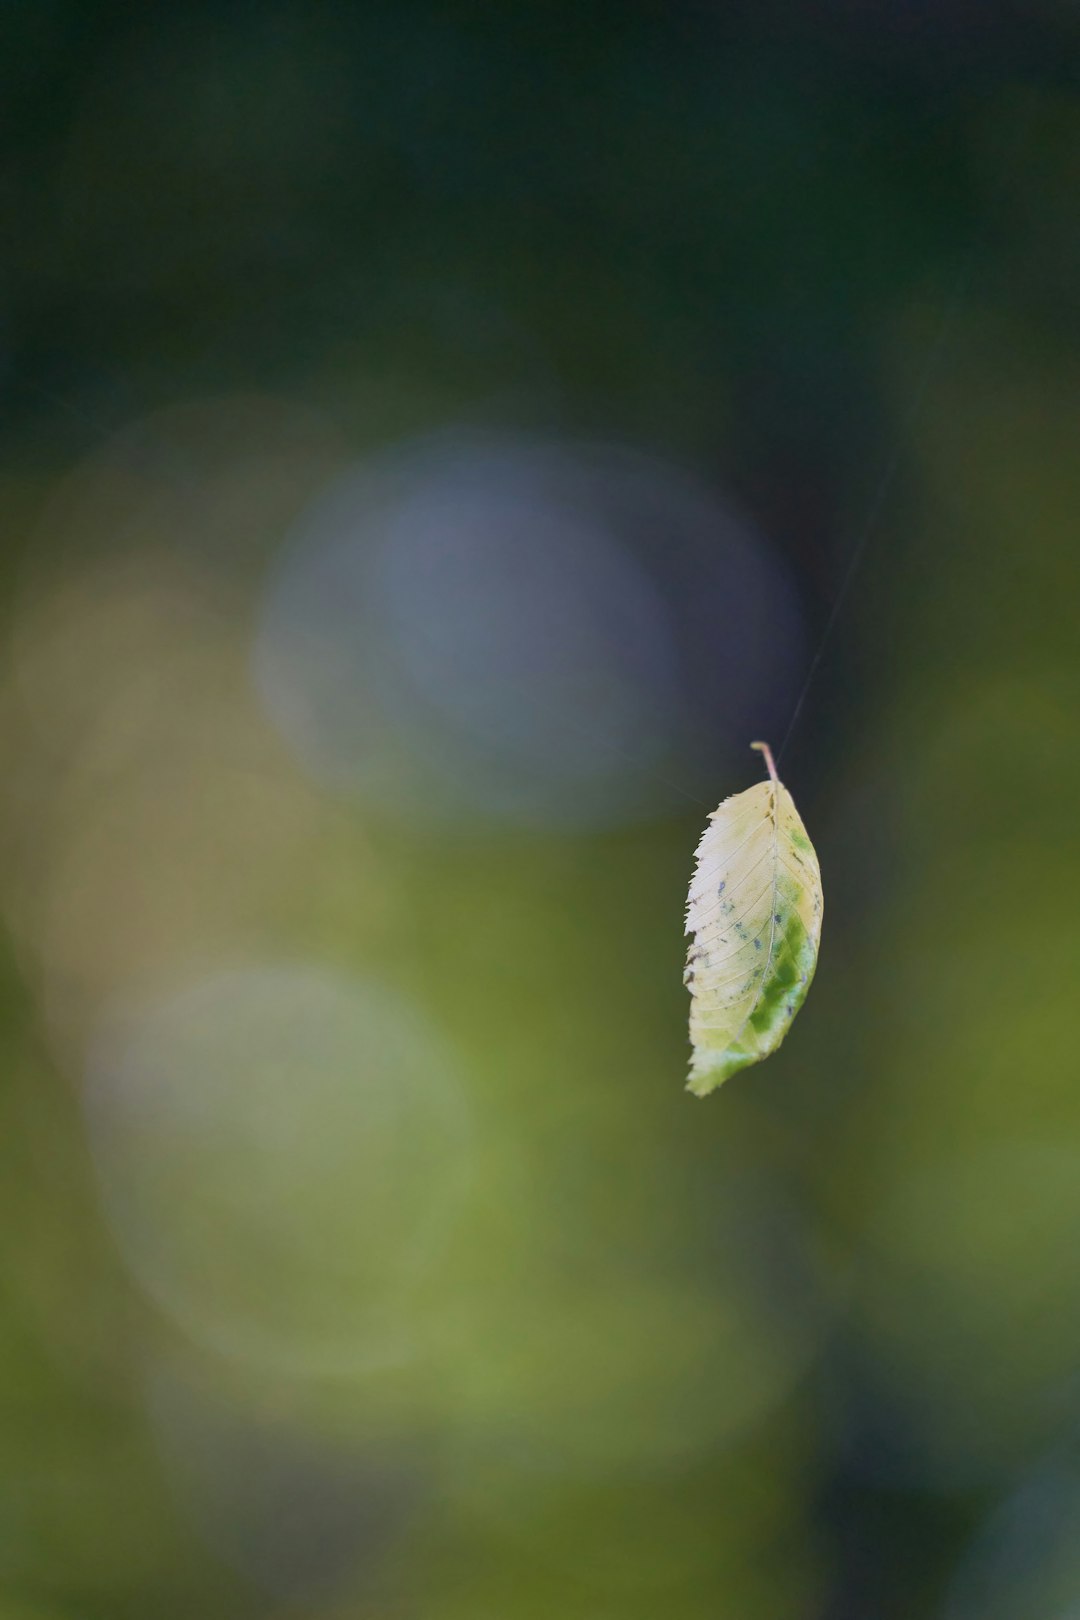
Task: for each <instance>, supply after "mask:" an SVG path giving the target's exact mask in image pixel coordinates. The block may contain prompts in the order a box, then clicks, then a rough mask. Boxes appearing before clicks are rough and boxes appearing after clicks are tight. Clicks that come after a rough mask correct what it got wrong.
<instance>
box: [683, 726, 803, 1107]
mask: <svg viewBox="0 0 1080 1620" xmlns="http://www.w3.org/2000/svg"><path fill="white" fill-rule="evenodd" d="M751 746H752V747H754V748H758V749H760V750H761V752H762V753H763V754H764V755H765V760H766V763H767V765H768V767H769V778H768V780H767V781H765V782H759V783H758V784H757V786H756V787H752V788H748V789H747V790H746V792H745V793H735V794H733V795H732V797H731V798H730V799H725V800H724V802H723V804H721V805H720V807H719V809H717V810H714V811H713V813H712V815H711V816H710V817H709V825H708V826H707V827H706V829H705V831H704V833H703V834H702V838H701V842H700V844H699V845H698V847H697V857H696V859H697V865H696V867H695V869H694V876H693V881H692V882H691V884H690V894H689V898H688V899H687V903H686V932H687V933H688V934H691V935H692V936H693V938H692V941H691V945H690V950H689V952H688V954H687V959H686V973H685V975H684V981H685V983H686V984H687V985H688V987H689V990H690V1044H691V1047H692V1048H693V1051H692V1057H691V1063H690V1080H689V1089H690V1090H691V1091H693V1092H694V1093H696V1095H697V1096H699V1097H704V1096H707V1095H708V1093H709V1092H710V1091H714V1090H715V1089H716V1087H717V1086H718V1085H720V1084H722V1082H723V1081H725V1080H726V1079H728V1077H729V1076H730V1075H733V1074H736V1073H737V1072H738V1070H739V1069H745V1068H746V1067H747V1065H748V1064H750V1063H758V1062H760V1060H761V1059H762V1058H763V1057H768V1055H769V1053H770V1052H774V1051H775V1050H776V1048H777V1047H778V1046H779V1045H780V1042H781V1041H782V1040H783V1038H784V1036H785V1035H786V1034H787V1032H788V1029H789V1028H790V1025H791V1021H792V1019H793V1018H794V1017H795V1014H796V1013H797V1012H798V1010H799V1008H800V1007H801V1006H802V1004H803V1001H804V1000H805V998H806V992H807V990H808V989H809V988H810V981H811V979H812V978H813V977H814V969H815V967H816V966H817V955H818V942H819V940H820V938H821V913H822V894H821V871H820V868H819V866H818V859H817V856H816V854H815V853H814V847H813V845H812V844H811V842H810V839H809V838H808V837H807V833H806V828H805V827H804V826H803V824H802V819H801V817H800V816H799V812H798V811H797V810H796V808H795V804H794V801H793V799H792V797H791V794H790V793H789V792H788V790H787V788H786V787H785V786H784V785H783V783H782V782H781V781H780V780H779V779H778V777H777V775H776V771H775V768H774V766H773V761H772V755H771V754H770V753H769V750H768V747H767V745H766V744H765V743H753V744H752V745H751Z"/></svg>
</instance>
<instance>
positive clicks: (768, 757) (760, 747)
mask: <svg viewBox="0 0 1080 1620" xmlns="http://www.w3.org/2000/svg"><path fill="white" fill-rule="evenodd" d="M750 746H751V748H756V749H757V751H758V753H759V754H763V755H764V756H765V763H766V765H767V766H768V767H769V775H770V776H771V777H772V779H773V781H774V782H775V783H776V784H777V785H778V786H779V783H780V778H779V777H778V776H777V774H776V766H775V765H774V764H773V757H772V749H771V748H770V747H769V745H768V743H767V742H752V743H751V744H750Z"/></svg>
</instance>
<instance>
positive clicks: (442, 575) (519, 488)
mask: <svg viewBox="0 0 1080 1620" xmlns="http://www.w3.org/2000/svg"><path fill="white" fill-rule="evenodd" d="M801 656H802V635H801V623H800V615H799V610H798V606H797V602H796V598H795V594H794V591H793V588H792V585H791V582H790V579H789V577H788V575H787V573H786V570H785V569H784V567H783V565H782V563H781V562H780V560H779V559H778V557H777V556H776V554H775V553H774V552H773V551H772V549H771V548H770V547H769V546H768V545H767V544H766V542H765V541H764V540H763V539H762V538H761V537H760V536H759V535H757V534H755V533H754V532H753V531H752V529H751V528H750V527H749V526H748V525H747V524H745V523H744V522H742V521H740V520H738V519H736V517H735V516H734V515H733V514H732V513H731V511H730V510H729V509H728V508H727V507H726V506H725V505H724V504H723V503H721V502H720V501H719V500H718V499H717V498H716V496H715V495H713V494H712V493H711V492H710V491H709V490H708V489H707V488H705V487H704V486H703V485H702V484H701V483H700V482H699V481H698V480H697V479H695V478H694V477H693V476H692V475H690V474H689V473H687V472H686V471H684V470H682V469H680V468H677V467H675V466H672V465H668V464H665V463H664V462H662V461H660V460H658V459H656V458H653V457H648V456H645V455H642V454H638V453H634V452H631V451H628V450H625V449H620V448H615V447H611V446H605V445H587V444H586V445H573V446H571V445H567V444H561V443H557V442H553V441H544V440H538V439H529V438H524V437H509V436H491V435H482V434H479V433H472V434H466V433H447V434H444V435H441V436H436V437H433V438H430V439H426V440H423V441H419V442H417V443H415V444H412V445H408V446H405V447H404V448H401V449H399V450H398V451H396V452H393V453H388V454H386V455H384V456H382V457H380V458H375V459H373V460H372V461H370V462H368V463H365V464H363V465H361V466H358V467H357V468H355V469H354V470H352V471H350V472H349V473H347V474H346V475H345V476H344V477H342V478H341V479H340V480H339V482H338V483H337V484H336V485H335V486H334V487H332V488H331V489H330V490H328V491H327V492H326V493H325V494H324V495H323V496H322V497H321V498H320V499H319V500H317V501H316V502H315V503H314V504H313V505H312V507H310V508H309V510H308V511H307V512H306V513H305V514H304V515H303V516H302V517H301V519H300V521H299V523H298V524H297V526H296V528H295V530H294V532H293V535H292V537H291V543H290V544H289V545H288V546H287V547H286V548H285V551H284V553H283V555H282V556H281V558H280V559H279V561H278V564H277V566H276V568H275V569H274V571H273V573H272V575H271V578H270V580H269V582H268V586H267V592H266V598H265V603H264V608H263V612H262V616H261V621H260V624H259V627H258V632H257V636H256V642H255V649H254V659H253V663H254V673H255V680H256V684H257V687H258V690H259V692H260V694H261V697H262V699H263V702H264V704H265V706H266V708H267V711H268V712H269V714H270V716H271V717H272V718H273V720H274V722H275V723H276V725H277V726H278V728H279V729H280V731H281V732H282V733H283V735H284V736H285V738H286V739H287V740H288V742H289V744H290V745H291V747H292V748H293V750H294V752H295V754H296V756H297V757H298V758H299V760H300V761H301V762H302V763H303V765H304V767H305V768H306V769H307V770H308V771H309V772H310V773H311V774H312V775H313V776H314V777H315V778H316V779H317V780H319V781H320V782H322V783H323V784H325V785H328V786H330V787H332V788H333V789H334V790H337V791H341V792H344V793H347V794H350V795H355V796H356V797H358V798H360V799H362V800H365V801H367V802H369V803H374V804H376V805H379V806H381V807H383V808H385V809H389V810H391V811H393V812H405V813H407V814H416V815H419V816H425V817H431V816H433V817H435V818H436V819H450V820H459V821H460V820H463V821H470V820H474V819H478V818H479V819H484V820H490V819H494V820H502V821H510V822H522V823H531V824H533V825H541V826H543V825H552V826H559V825H563V826H589V825H606V824H612V823H618V822H622V821H628V820H630V821H632V820H634V819H637V818H640V817H641V816H643V815H645V816H648V815H654V814H656V813H662V812H664V811H667V810H670V809H671V808H672V807H673V806H674V805H678V804H685V802H686V795H687V794H689V795H690V796H691V797H696V798H700V799H701V800H702V802H703V803H704V804H711V803H712V802H713V801H714V800H715V798H716V797H717V796H718V787H719V785H720V784H721V780H722V772H723V769H724V767H725V766H726V764H727V763H728V761H729V759H730V758H731V757H733V756H736V755H739V756H740V757H741V751H742V749H744V748H745V745H746V742H747V741H748V740H749V739H750V738H751V737H752V736H753V735H755V734H757V732H759V731H762V730H764V731H765V732H766V734H768V732H769V730H770V729H772V730H774V731H775V729H776V728H777V727H778V726H780V725H781V724H783V722H784V720H785V719H786V715H787V711H788V709H789V707H790V702H791V700H792V697H793V685H794V682H795V680H796V679H797V674H798V670H799V669H800V667H801Z"/></svg>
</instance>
